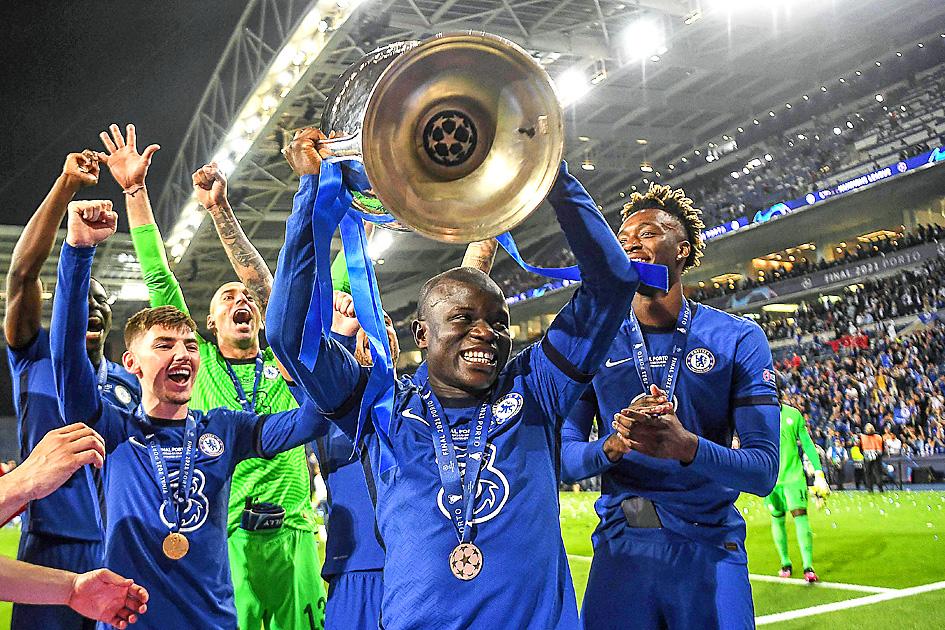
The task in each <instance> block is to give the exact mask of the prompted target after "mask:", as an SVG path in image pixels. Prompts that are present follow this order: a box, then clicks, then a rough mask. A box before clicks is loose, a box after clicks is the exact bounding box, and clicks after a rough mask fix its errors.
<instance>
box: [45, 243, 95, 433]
mask: <svg viewBox="0 0 945 630" xmlns="http://www.w3.org/2000/svg"><path fill="white" fill-rule="evenodd" d="M94 256H95V248H94V247H73V246H72V245H69V243H66V242H63V244H62V253H61V254H60V255H59V277H58V280H57V282H56V292H55V295H54V297H53V309H52V320H51V325H50V330H49V350H50V355H51V357H52V366H53V375H54V376H55V379H56V396H57V397H58V399H59V412H60V413H61V414H62V417H63V419H64V420H65V421H66V424H71V423H73V422H85V423H86V424H90V425H91V424H94V423H95V421H97V420H98V419H99V416H100V415H101V412H102V404H103V403H102V400H101V398H100V396H99V394H98V385H97V383H96V381H95V372H94V370H93V369H92V363H91V361H89V358H88V354H87V353H86V350H85V332H86V329H87V328H88V321H89V282H90V279H91V277H92V258H93V257H94Z"/></svg>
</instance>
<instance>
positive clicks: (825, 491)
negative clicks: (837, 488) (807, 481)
mask: <svg viewBox="0 0 945 630" xmlns="http://www.w3.org/2000/svg"><path fill="white" fill-rule="evenodd" d="M812 491H813V495H814V496H816V497H827V496H828V495H829V494H830V484H828V483H827V478H826V477H825V476H824V471H822V470H815V471H814V485H813V488H812Z"/></svg>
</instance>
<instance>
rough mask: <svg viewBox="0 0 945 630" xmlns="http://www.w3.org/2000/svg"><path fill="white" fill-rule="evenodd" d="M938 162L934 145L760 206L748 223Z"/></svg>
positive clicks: (737, 223)
mask: <svg viewBox="0 0 945 630" xmlns="http://www.w3.org/2000/svg"><path fill="white" fill-rule="evenodd" d="M940 162H945V147H936V148H935V149H933V150H931V151H926V152H925V153H921V154H919V155H917V156H915V157H911V158H908V159H905V160H902V161H900V162H896V163H895V164H890V165H889V166H886V167H884V168H881V169H878V170H875V171H872V172H869V173H865V174H863V175H859V176H857V177H854V178H853V179H848V180H847V181H845V182H841V183H839V184H837V185H836V186H832V187H830V188H825V189H823V190H816V191H812V192H809V193H807V194H806V195H805V196H804V197H799V198H797V199H791V200H788V201H782V202H780V203H776V204H774V205H773V206H771V207H769V208H764V209H762V210H759V211H758V212H756V213H755V216H754V217H752V219H751V221H750V223H752V224H755V223H767V222H768V221H771V220H772V219H776V218H778V217H780V216H784V215H786V214H791V213H793V212H797V211H798V210H802V209H804V208H807V207H809V206H813V205H815V204H818V203H821V202H823V201H826V200H828V199H831V198H833V197H837V196H840V195H845V194H847V193H851V192H854V191H856V190H859V189H861V188H863V187H864V186H869V185H870V184H875V183H877V182H880V181H883V180H886V179H889V178H892V177H898V176H899V175H903V174H905V173H908V172H910V171H915V170H918V169H922V168H926V167H929V166H934V165H935V164H938V163H940ZM748 224H749V220H748V217H740V218H738V219H736V220H734V221H729V222H726V223H723V224H722V225H716V226H714V227H711V228H708V229H706V230H704V231H703V232H702V237H703V239H705V240H706V241H711V240H713V239H716V238H719V237H721V236H724V235H726V234H730V233H731V232H734V231H735V230H738V229H739V228H741V227H745V226H746V225H748Z"/></svg>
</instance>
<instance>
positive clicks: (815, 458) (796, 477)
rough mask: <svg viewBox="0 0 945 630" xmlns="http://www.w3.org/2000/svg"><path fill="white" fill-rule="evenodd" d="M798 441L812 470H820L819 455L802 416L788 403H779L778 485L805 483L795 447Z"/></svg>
mask: <svg viewBox="0 0 945 630" xmlns="http://www.w3.org/2000/svg"><path fill="white" fill-rule="evenodd" d="M798 442H800V444H801V448H803V449H804V453H806V454H807V459H809V460H810V461H811V464H813V465H814V470H820V469H821V468H820V456H819V455H818V454H817V449H816V448H815V447H814V442H813V440H811V439H810V433H808V432H807V423H806V422H805V421H804V416H803V415H802V414H801V412H800V411H798V410H797V409H795V408H794V407H791V406H790V405H781V466H780V468H779V469H778V485H782V484H785V485H787V484H803V485H805V486H806V485H807V475H806V474H804V464H803V463H802V462H801V455H800V452H799V451H798V449H797V444H798Z"/></svg>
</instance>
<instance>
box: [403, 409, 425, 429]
mask: <svg viewBox="0 0 945 630" xmlns="http://www.w3.org/2000/svg"><path fill="white" fill-rule="evenodd" d="M400 413H401V415H402V416H404V417H405V418H410V419H411V420H419V421H420V422H422V423H423V424H425V425H427V426H430V425H429V423H428V422H427V421H426V419H425V418H421V417H420V416H418V415H417V414H415V413H414V412H412V411H411V410H409V409H404V410H403V411H401V412H400Z"/></svg>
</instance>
